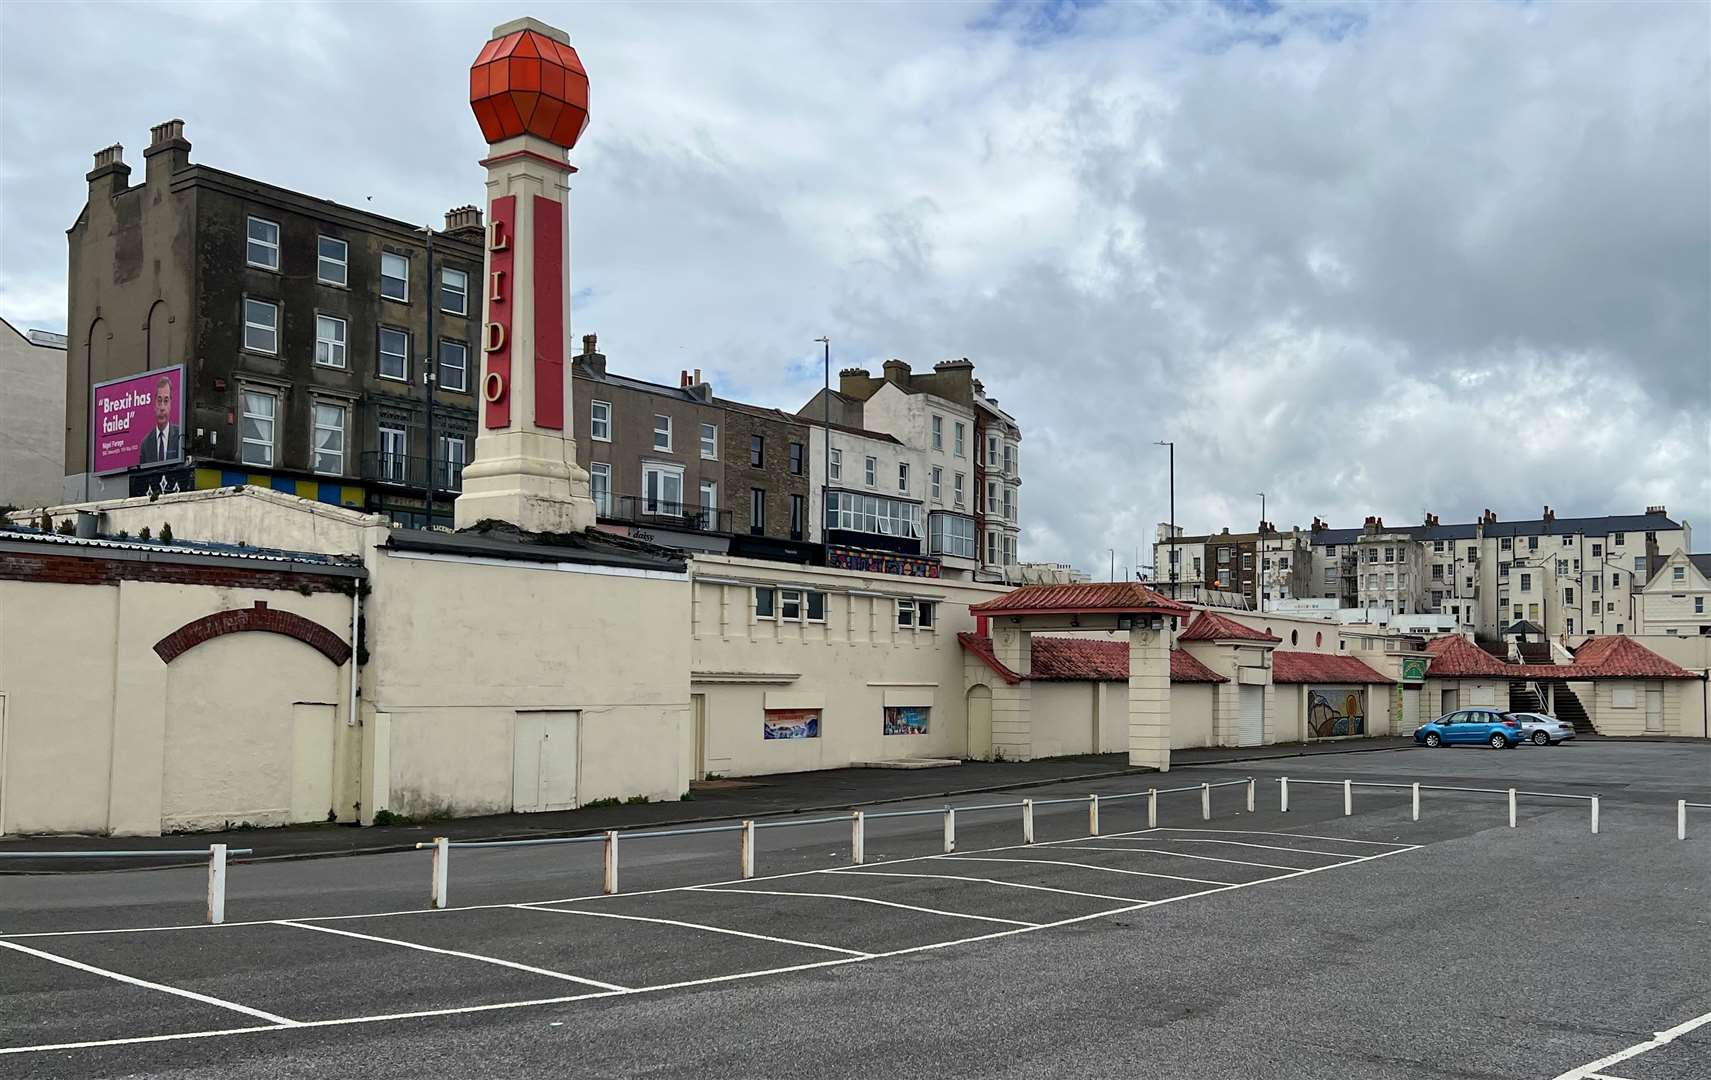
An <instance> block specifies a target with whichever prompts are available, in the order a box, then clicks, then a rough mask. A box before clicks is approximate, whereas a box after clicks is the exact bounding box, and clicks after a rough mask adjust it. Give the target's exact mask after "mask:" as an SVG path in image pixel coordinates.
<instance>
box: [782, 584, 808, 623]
mask: <svg viewBox="0 0 1711 1080" xmlns="http://www.w3.org/2000/svg"><path fill="white" fill-rule="evenodd" d="M778 621H779V622H801V621H802V590H801V589H780V590H778Z"/></svg>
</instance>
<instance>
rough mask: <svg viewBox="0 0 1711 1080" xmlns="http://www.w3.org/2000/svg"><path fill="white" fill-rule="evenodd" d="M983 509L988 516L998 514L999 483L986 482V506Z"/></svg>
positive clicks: (994, 481)
mask: <svg viewBox="0 0 1711 1080" xmlns="http://www.w3.org/2000/svg"><path fill="white" fill-rule="evenodd" d="M981 509H982V510H985V511H986V512H987V513H988V514H995V513H997V512H998V481H996V480H988V481H987V482H986V504H985V505H984V506H982V507H981Z"/></svg>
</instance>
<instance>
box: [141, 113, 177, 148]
mask: <svg viewBox="0 0 1711 1080" xmlns="http://www.w3.org/2000/svg"><path fill="white" fill-rule="evenodd" d="M182 138H184V121H183V120H179V119H176V118H174V119H172V120H165V121H162V122H161V123H158V124H156V125H155V126H154V127H152V128H149V146H150V147H155V146H159V145H160V144H161V143H164V142H171V141H172V140H174V139H182Z"/></svg>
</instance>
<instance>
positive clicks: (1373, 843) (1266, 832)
mask: <svg viewBox="0 0 1711 1080" xmlns="http://www.w3.org/2000/svg"><path fill="white" fill-rule="evenodd" d="M1147 831H1148V832H1217V833H1229V834H1230V835H1231V836H1291V837H1298V838H1300V839H1302V840H1331V841H1334V842H1336V843H1339V844H1361V845H1363V846H1366V847H1393V848H1408V849H1410V850H1412V849H1414V848H1416V847H1419V845H1418V844H1404V843H1400V842H1398V841H1394V840H1351V839H1349V838H1348V837H1346V836H1320V835H1318V834H1317V833H1304V832H1279V831H1277V830H1275V829H1188V828H1183V827H1181V826H1174V827H1170V826H1161V827H1160V828H1157V829H1149V830H1147ZM1159 839H1161V840H1163V839H1166V838H1165V837H1162V836H1161V837H1159Z"/></svg>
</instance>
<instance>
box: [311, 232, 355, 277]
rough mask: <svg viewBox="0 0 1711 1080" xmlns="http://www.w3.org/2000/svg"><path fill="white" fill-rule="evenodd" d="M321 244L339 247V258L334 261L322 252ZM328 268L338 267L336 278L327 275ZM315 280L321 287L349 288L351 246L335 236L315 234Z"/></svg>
mask: <svg viewBox="0 0 1711 1080" xmlns="http://www.w3.org/2000/svg"><path fill="white" fill-rule="evenodd" d="M323 244H337V245H339V252H340V254H339V257H338V258H336V259H335V258H333V257H332V256H331V255H328V254H327V253H326V252H325V251H322V250H321V245H323ZM329 266H335V267H338V271H339V276H338V277H331V276H329V275H328V274H327V267H329ZM315 280H316V281H319V282H320V283H321V284H323V285H334V286H337V287H338V288H341V289H344V288H349V287H350V281H351V246H350V245H349V244H347V243H346V242H345V241H343V240H340V239H339V238H338V237H336V236H328V235H327V234H325V233H319V234H317V235H316V237H315Z"/></svg>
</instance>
